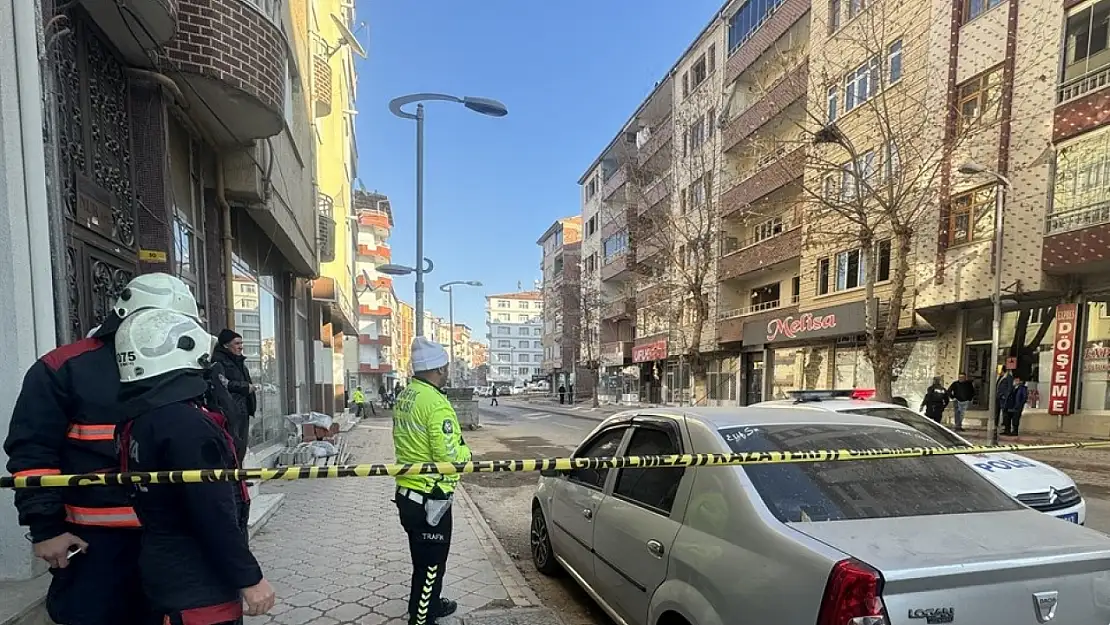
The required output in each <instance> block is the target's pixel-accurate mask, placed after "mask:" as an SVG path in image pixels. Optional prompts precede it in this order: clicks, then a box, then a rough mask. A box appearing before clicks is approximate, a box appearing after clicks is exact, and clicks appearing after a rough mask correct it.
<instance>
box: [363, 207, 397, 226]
mask: <svg viewBox="0 0 1110 625" xmlns="http://www.w3.org/2000/svg"><path fill="white" fill-rule="evenodd" d="M358 224H359V225H360V226H372V227H374V228H381V229H383V230H389V228H390V220H389V213H386V212H385V211H379V210H364V211H361V212H359V214H358Z"/></svg>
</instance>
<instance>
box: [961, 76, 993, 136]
mask: <svg viewBox="0 0 1110 625" xmlns="http://www.w3.org/2000/svg"><path fill="white" fill-rule="evenodd" d="M958 97H959V109H958V116H959V124H960V128H961V129H964V130H966V129H967V128H968V127H970V126H971V125H972V124H974V123H975V122H977V121H981V122H982V123H990V122H993V121H995V120H997V119H998V116H999V112H1000V108H999V103H1000V102H1001V101H1002V66H1001V65H999V66H998V67H995V68H993V69H990V70H987V71H986V72H984V73H982V74H980V75H978V76H976V77H974V78H972V79H971V80H968V81H967V82H965V83H964V84H962V85H960V87H959V96H958Z"/></svg>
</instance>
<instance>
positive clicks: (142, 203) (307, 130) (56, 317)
mask: <svg viewBox="0 0 1110 625" xmlns="http://www.w3.org/2000/svg"><path fill="white" fill-rule="evenodd" d="M121 7H122V8H123V9H124V10H126V11H128V12H130V14H131V16H132V19H129V20H128V21H127V22H128V23H127V24H125V23H124V22H123V21H121V20H120V17H119V16H120V10H121ZM308 15H309V10H308V0H289V1H287V2H248V1H244V0H225V1H222V2H210V1H208V0H173V1H172V2H124V3H122V5H121V4H120V3H73V2H60V1H56V0H39V1H37V2H32V1H28V2H18V3H6V4H4V5H3V6H0V24H2V25H3V28H5V29H10V30H11V31H12V32H6V33H5V36H4V37H3V39H4V40H5V44H4V45H5V48H4V49H5V52H4V53H3V54H0V80H2V81H3V82H4V84H6V85H19V88H18V89H15V88H12V89H4V90H3V93H2V94H0V99H2V100H3V103H4V105H3V106H2V107H0V108H2V109H3V113H2V114H0V127H2V128H3V131H4V132H3V133H0V135H2V136H3V138H2V139H0V150H3V154H4V158H3V159H0V179H3V180H4V183H5V184H4V188H5V189H7V190H8V191H9V192H10V193H11V196H10V197H9V198H8V199H9V200H12V201H6V202H0V212H3V213H4V215H5V219H3V220H0V221H3V222H4V223H5V224H8V225H7V226H5V227H6V228H8V229H9V232H8V236H6V237H5V241H6V242H7V243H6V245H5V250H7V251H10V253H11V254H12V259H11V262H7V261H6V262H5V263H4V264H5V266H7V267H9V268H11V276H12V278H11V279H9V280H6V281H3V282H2V284H3V286H4V289H5V297H4V298H0V299H3V300H4V301H7V302H11V303H12V309H11V310H10V311H8V312H10V313H11V315H10V318H11V319H12V320H13V323H14V324H15V325H14V326H13V327H14V328H16V329H18V331H13V332H9V333H8V335H9V337H8V339H7V340H8V342H7V343H5V347H6V350H5V353H6V354H7V355H8V358H7V359H6V360H7V361H8V363H9V365H10V367H11V369H10V370H8V371H6V373H8V374H10V375H8V378H9V379H12V380H15V379H19V378H20V377H21V376H22V374H23V372H24V371H25V370H26V368H27V367H28V366H29V365H30V364H31V363H32V362H34V359H35V358H36V357H37V356H38V355H40V354H42V353H45V352H46V351H48V350H49V349H52V348H54V347H56V346H57V345H59V344H65V343H70V342H73V341H76V340H78V339H80V338H82V337H84V336H85V335H86V334H87V333H88V332H89V330H91V329H92V328H93V327H95V326H96V325H98V324H99V323H100V322H101V321H102V320H103V318H104V316H105V315H106V314H107V313H108V311H109V310H110V307H111V303H112V302H113V301H114V300H115V298H116V297H117V296H118V295H119V292H120V290H121V289H122V288H123V287H124V285H126V284H127V282H128V281H129V280H130V279H131V278H132V277H134V276H135V275H137V274H140V273H144V272H154V271H163V272H167V273H171V274H174V275H177V276H178V277H180V278H181V279H182V280H183V281H185V282H186V283H187V284H189V286H190V288H191V289H192V290H193V292H194V294H195V295H196V298H197V301H198V304H199V307H200V310H201V315H202V317H203V321H204V323H205V324H206V326H207V328H208V329H209V331H211V332H213V333H217V332H219V330H221V329H223V328H225V327H230V328H233V329H237V330H238V331H239V332H240V333H241V334H243V335H244V338H245V339H247V342H248V348H249V349H250V354H251V356H250V357H249V359H248V363H249V364H248V366H249V367H250V369H251V374H252V377H253V378H254V381H255V382H256V383H258V384H260V385H261V386H262V391H261V392H260V393H259V397H258V408H257V411H256V414H255V416H254V417H253V419H252V422H251V424H250V430H249V436H250V438H249V444H250V446H251V448H252V449H254V450H256V451H258V450H262V449H265V448H269V447H272V446H273V445H274V444H275V443H280V442H283V441H284V434H285V427H284V420H283V418H282V415H285V414H288V413H292V412H299V411H306V410H309V409H311V407H312V388H313V369H314V367H313V362H314V354H313V349H312V338H311V337H312V336H313V327H314V326H313V325H312V324H310V322H309V316H310V313H309V306H310V298H311V294H310V289H309V279H311V278H313V277H315V276H316V275H317V266H318V258H317V254H318V241H317V237H316V232H317V226H318V221H317V215H318V211H317V205H316V201H315V197H314V181H315V175H316V166H315V159H316V141H315V138H314V136H313V129H312V119H313V113H312V110H311V89H310V87H311V83H310V81H309V80H308V78H307V76H306V74H305V72H300V71H297V69H298V68H306V67H310V66H311V64H312V58H313V57H312V52H311V50H310V48H309V45H308V37H309V33H310V32H311V30H312V26H311V24H310V23H309V21H308V19H307V16H308ZM44 24H47V25H48V26H47V27H46V28H44V27H43V25H44ZM59 25H64V29H62V30H59V28H58V26H59ZM63 31H64V32H63ZM44 36H46V37H49V39H50V41H51V43H50V45H49V46H47V45H46V41H45V39H44ZM198 50H203V51H207V52H198ZM21 133H22V134H21ZM40 138H41V139H42V140H43V141H41V142H40V141H38V139H40ZM274 172H280V175H274ZM17 181H18V184H17V183H16V182H17ZM17 197H18V199H17ZM20 224H22V225H20ZM28 260H30V262H28ZM51 285H53V286H51ZM29 300H30V301H29ZM16 302H20V304H18V305H17V304H16ZM17 392H18V386H17V385H16V386H14V387H12V388H9V390H8V391H7V393H6V394H4V395H3V399H4V402H5V406H4V409H3V410H0V414H3V415H10V414H11V407H12V405H13V404H14V401H15V393H17ZM3 418H4V419H5V420H6V419H7V417H3ZM2 460H3V457H2V454H0V461H2ZM3 508H4V509H3V511H0V579H3V580H9V579H15V580H25V579H29V578H31V577H33V576H34V575H36V574H39V573H43V572H44V570H43V569H42V568H41V562H39V561H38V560H37V559H36V558H34V557H33V556H32V554H31V550H30V548H29V544H28V543H27V542H26V540H24V538H23V533H24V531H25V528H20V527H19V526H18V523H17V520H16V519H15V514H14V508H12V507H11V506H10V505H8V506H4V507H3ZM31 584H32V586H33V588H26V589H24V590H26V591H27V594H26V595H24V596H33V595H34V593H35V589H36V588H45V585H43V584H38V585H35V583H34V582H32V583H31ZM11 592H13V589H12V588H5V589H0V594H6V593H11ZM7 598H10V597H0V605H4V606H8V605H11V602H10V601H4V599H7ZM0 611H2V610H0ZM3 616H4V617H7V616H8V615H7V614H4V615H3ZM28 618H33V619H38V618H42V619H45V618H46V617H45V616H40V615H30V616H28Z"/></svg>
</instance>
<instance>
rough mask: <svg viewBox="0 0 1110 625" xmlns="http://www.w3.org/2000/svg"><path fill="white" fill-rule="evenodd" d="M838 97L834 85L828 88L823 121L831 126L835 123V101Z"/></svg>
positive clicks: (838, 92)
mask: <svg viewBox="0 0 1110 625" xmlns="http://www.w3.org/2000/svg"><path fill="white" fill-rule="evenodd" d="M839 97H840V90H839V89H837V88H836V85H833V86H831V87H829V90H828V95H827V98H828V108H827V109H826V110H825V119H826V120H827V121H828V122H829V123H830V124H831V123H833V122H835V121H836V103H837V102H836V101H837V99H838V98H839Z"/></svg>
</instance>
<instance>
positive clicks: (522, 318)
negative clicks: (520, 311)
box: [517, 314, 530, 323]
mask: <svg viewBox="0 0 1110 625" xmlns="http://www.w3.org/2000/svg"><path fill="white" fill-rule="evenodd" d="M517 319H518V320H519V321H520V322H521V323H528V319H530V317H529V316H528V315H526V314H524V315H517Z"/></svg>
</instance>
